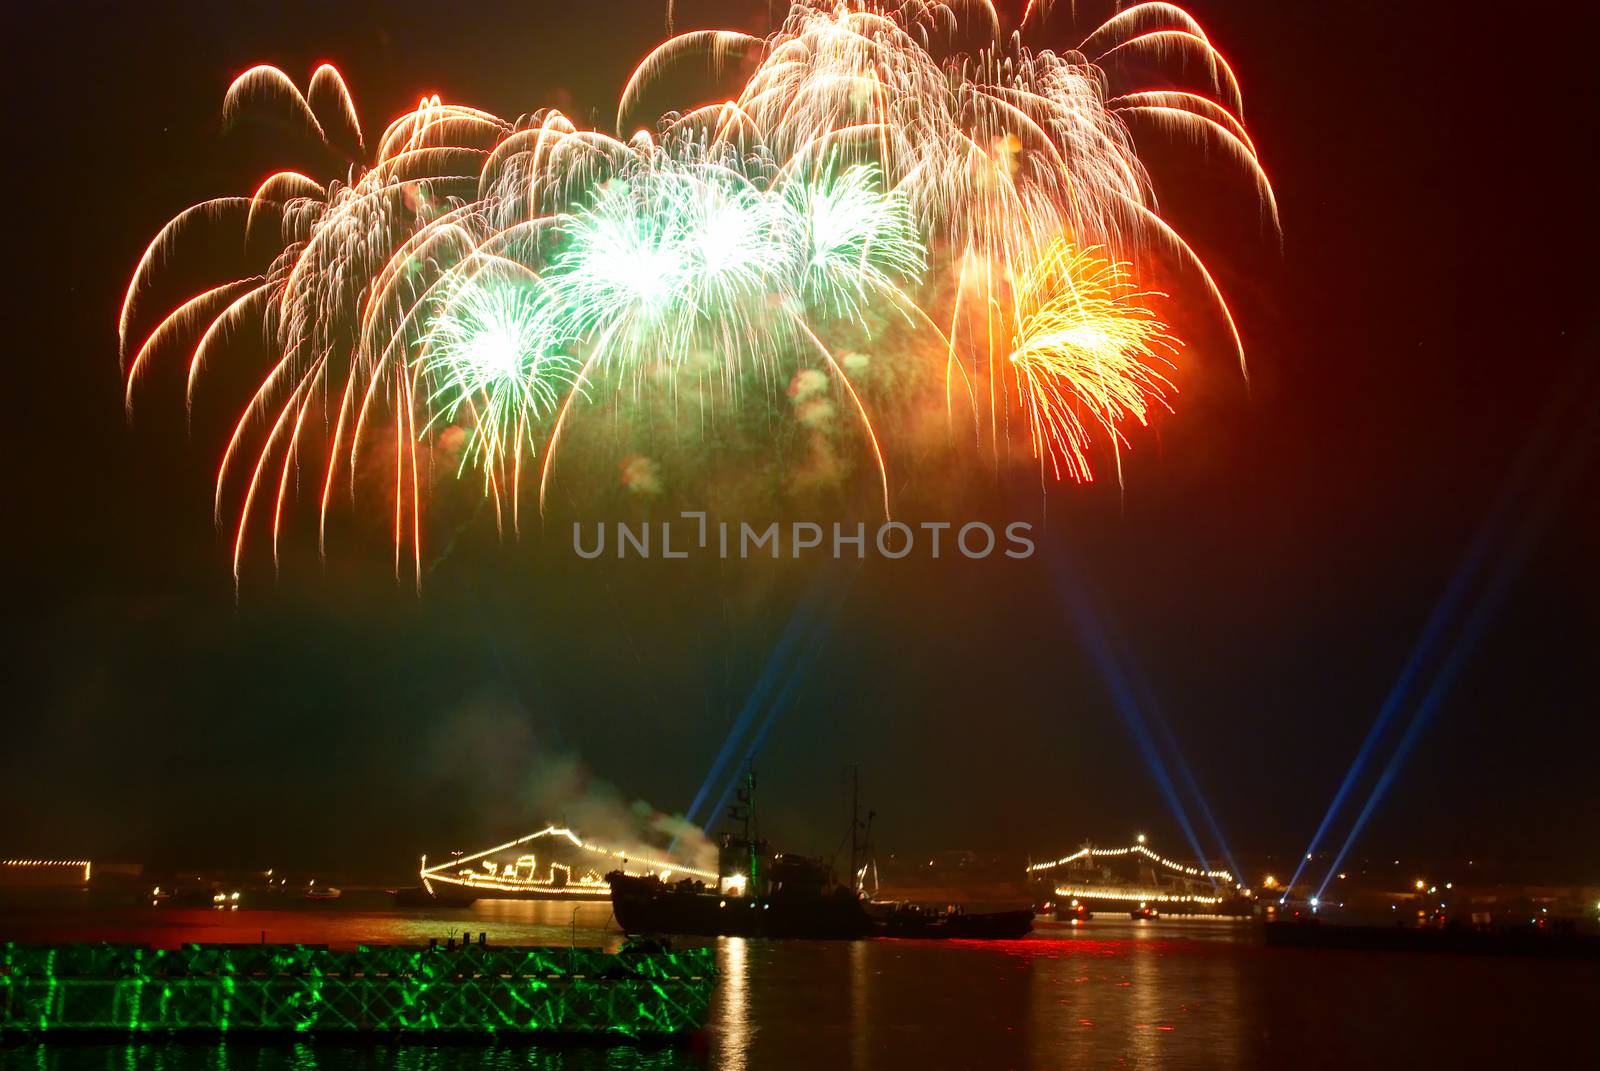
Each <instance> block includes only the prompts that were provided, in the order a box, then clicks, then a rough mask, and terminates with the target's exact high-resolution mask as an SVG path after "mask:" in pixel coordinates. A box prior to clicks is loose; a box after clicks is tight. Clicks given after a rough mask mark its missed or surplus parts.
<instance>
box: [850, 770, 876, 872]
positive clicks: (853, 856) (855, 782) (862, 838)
mask: <svg viewBox="0 0 1600 1071" xmlns="http://www.w3.org/2000/svg"><path fill="white" fill-rule="evenodd" d="M876 817H877V812H876V811H868V812H867V820H866V821H865V822H863V821H862V820H861V767H860V765H859V764H857V763H851V764H850V885H851V887H852V888H854V889H855V891H856V892H857V893H859V892H861V889H862V886H863V885H864V884H865V880H864V877H865V876H864V874H863V873H862V872H863V871H864V870H865V869H866V863H867V856H868V854H869V853H870V852H871V851H872V820H873V819H874V818H876Z"/></svg>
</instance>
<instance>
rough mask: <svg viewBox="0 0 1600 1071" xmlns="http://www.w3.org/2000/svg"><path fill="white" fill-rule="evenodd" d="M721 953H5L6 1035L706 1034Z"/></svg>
mask: <svg viewBox="0 0 1600 1071" xmlns="http://www.w3.org/2000/svg"><path fill="white" fill-rule="evenodd" d="M715 983H716V964H715V959H714V953H713V952H712V950H711V949H709V948H696V949H688V950H684V951H676V952H674V951H667V950H663V949H659V948H655V947H648V948H633V949H624V950H623V951H622V952H619V953H615V954H613V953H607V952H604V951H602V950H601V949H598V948H497V947H492V946H489V947H486V946H483V945H466V946H463V947H461V948H459V949H453V948H452V949H445V948H437V947H427V948H421V947H409V946H376V945H375V946H370V947H369V946H360V947H358V948H357V949H356V950H355V951H351V952H336V951H330V950H329V949H327V948H324V947H317V946H311V945H267V944H262V945H186V946H184V947H182V948H178V949H170V950H163V949H151V948H146V947H143V946H134V945H111V944H80V945H59V946H29V945H17V944H6V945H4V946H3V947H0V1036H5V1037H10V1038H15V1037H17V1036H19V1035H36V1036H48V1035H58V1034H74V1033H79V1034H82V1033H94V1034H108V1033H110V1034H116V1033H129V1034H157V1035H165V1034H188V1033H196V1034H316V1035H319V1036H320V1035H361V1034H372V1035H393V1036H398V1037H402V1038H404V1037H416V1038H419V1039H420V1038H424V1037H427V1038H435V1037H438V1036H440V1035H449V1034H459V1035H476V1036H496V1035H502V1036H508V1037H518V1036H538V1035H561V1036H579V1037H581V1036H591V1037H594V1038H596V1039H599V1040H605V1039H613V1040H628V1039H636V1038H637V1039H646V1038H656V1039H661V1038H666V1037H670V1036H672V1035H676V1034H682V1033H685V1032H688V1031H693V1030H696V1029H698V1028H699V1027H701V1026H702V1025H703V1024H704V1022H705V1018H706V1012H707V1008H708V1006H709V1002H710V998H711V990H712V987H713V986H714V985H715Z"/></svg>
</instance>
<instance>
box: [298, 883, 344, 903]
mask: <svg viewBox="0 0 1600 1071" xmlns="http://www.w3.org/2000/svg"><path fill="white" fill-rule="evenodd" d="M343 895H344V893H342V892H341V891H339V890H338V889H336V888H334V887H333V886H332V885H324V886H322V888H320V889H319V888H317V886H316V885H315V884H313V885H311V886H309V887H308V888H307V889H306V899H307V900H318V901H321V900H337V899H339V897H341V896H343Z"/></svg>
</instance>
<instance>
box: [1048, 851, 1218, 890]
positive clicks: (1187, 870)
mask: <svg viewBox="0 0 1600 1071" xmlns="http://www.w3.org/2000/svg"><path fill="white" fill-rule="evenodd" d="M1135 852H1137V853H1138V854H1139V855H1142V856H1144V857H1145V858H1146V859H1149V860H1150V861H1152V862H1155V863H1160V864H1161V865H1162V866H1164V867H1166V868H1168V869H1169V870H1176V871H1178V873H1180V874H1187V875H1188V876H1189V877H1191V878H1212V879H1214V880H1216V881H1232V880H1233V875H1232V874H1230V873H1228V872H1227V871H1226V870H1201V869H1200V868H1199V867H1197V866H1184V865H1183V864H1182V863H1178V862H1174V861H1173V860H1171V859H1168V858H1167V857H1166V856H1162V855H1157V854H1156V853H1155V852H1153V851H1151V850H1150V849H1149V848H1146V847H1145V846H1144V845H1143V844H1134V845H1132V846H1130V847H1127V848H1079V849H1078V850H1077V851H1075V852H1073V853H1072V854H1071V855H1064V856H1062V857H1061V858H1060V859H1057V860H1055V861H1054V862H1050V863H1034V864H1032V865H1030V866H1029V867H1028V873H1030V874H1032V873H1036V872H1037V871H1040V870H1053V869H1055V868H1056V867H1058V866H1065V865H1067V864H1068V863H1075V862H1077V861H1078V860H1079V859H1084V858H1095V859H1101V858H1105V857H1108V856H1118V855H1131V854H1133V853H1135Z"/></svg>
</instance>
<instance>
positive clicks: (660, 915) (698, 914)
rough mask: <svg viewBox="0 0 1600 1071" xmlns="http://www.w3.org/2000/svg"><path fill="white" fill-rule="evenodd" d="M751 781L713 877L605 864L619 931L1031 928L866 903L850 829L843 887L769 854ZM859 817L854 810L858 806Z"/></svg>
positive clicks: (723, 933)
mask: <svg viewBox="0 0 1600 1071" xmlns="http://www.w3.org/2000/svg"><path fill="white" fill-rule="evenodd" d="M754 785H755V778H754V776H753V775H751V776H747V778H746V783H745V786H744V787H742V788H741V789H740V790H739V793H738V800H739V802H738V804H736V805H735V806H734V807H733V808H732V809H731V810H730V812H729V813H730V815H731V816H732V817H733V818H734V819H735V820H736V821H740V822H742V823H743V833H742V834H739V835H734V834H727V835H725V836H724V837H723V840H722V848H721V852H720V855H719V859H718V867H717V874H715V875H712V876H711V878H710V881H709V883H708V882H707V881H704V880H697V879H696V878H694V877H687V878H682V879H679V880H677V881H671V880H668V879H667V878H666V877H665V876H662V875H648V876H638V875H630V874H625V873H623V872H621V871H613V872H611V873H610V874H608V875H606V877H607V880H608V881H609V882H610V885H611V907H612V910H613V911H614V912H615V913H616V917H617V924H618V925H619V926H621V927H622V929H623V930H624V931H625V932H627V933H629V934H649V935H653V934H685V935H690V936H699V937H799V938H819V939H836V940H837V939H851V938H861V937H907V938H923V939H940V938H967V939H981V940H1010V939H1014V938H1019V937H1023V936H1025V935H1026V934H1027V933H1028V931H1029V930H1031V929H1032V928H1033V912H1032V910H1021V911H1000V912H985V913H973V914H968V913H966V912H963V911H961V910H959V909H950V910H927V909H923V908H918V907H915V906H912V905H902V904H873V903H871V902H869V901H868V900H867V899H866V898H865V896H864V895H863V894H862V890H861V879H862V875H863V874H864V873H865V871H866V867H865V866H858V865H857V864H858V863H859V862H860V860H861V859H862V858H863V857H864V854H865V852H866V850H867V849H866V845H865V844H864V843H863V842H860V841H858V840H857V839H856V836H855V834H856V833H857V832H859V831H860V830H861V828H862V823H861V822H860V820H859V816H858V817H857V818H856V819H854V824H853V830H852V836H851V872H852V874H853V875H854V876H855V879H856V880H855V883H854V884H852V885H846V884H841V883H839V882H838V881H837V880H835V877H834V874H833V870H832V868H831V867H830V866H829V865H828V864H827V863H825V862H823V861H822V860H819V859H808V858H804V857H801V856H795V855H788V854H783V853H772V852H769V851H768V849H767V842H766V841H765V840H762V839H761V838H760V837H758V836H756V835H755V833H754V830H753V821H752V816H753V810H754V807H753V802H752V797H753V794H754ZM858 815H859V812H858Z"/></svg>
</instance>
